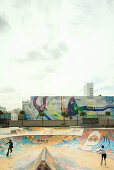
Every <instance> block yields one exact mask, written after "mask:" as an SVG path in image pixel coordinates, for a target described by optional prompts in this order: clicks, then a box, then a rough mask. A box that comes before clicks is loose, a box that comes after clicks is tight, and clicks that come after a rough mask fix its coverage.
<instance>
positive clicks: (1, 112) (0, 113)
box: [0, 110, 3, 118]
mask: <svg viewBox="0 0 114 170" xmlns="http://www.w3.org/2000/svg"><path fill="white" fill-rule="evenodd" d="M2 114H3V111H2V110H0V118H1V115H2Z"/></svg>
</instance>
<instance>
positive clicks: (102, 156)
mask: <svg viewBox="0 0 114 170" xmlns="http://www.w3.org/2000/svg"><path fill="white" fill-rule="evenodd" d="M99 151H101V166H102V164H103V158H104V161H105V166H106V156H107V155H106V151H105V149H104V145H102V148H101V149H100V150H99ZM99 151H98V152H99Z"/></svg>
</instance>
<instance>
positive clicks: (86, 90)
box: [84, 83, 93, 96]
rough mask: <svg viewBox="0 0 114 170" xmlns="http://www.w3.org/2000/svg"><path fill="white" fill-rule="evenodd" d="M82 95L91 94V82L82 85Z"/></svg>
mask: <svg viewBox="0 0 114 170" xmlns="http://www.w3.org/2000/svg"><path fill="white" fill-rule="evenodd" d="M84 96H93V83H87V84H85V85H84Z"/></svg>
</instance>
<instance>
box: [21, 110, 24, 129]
mask: <svg viewBox="0 0 114 170" xmlns="http://www.w3.org/2000/svg"><path fill="white" fill-rule="evenodd" d="M20 115H21V120H22V126H23V120H24V115H25V111H24V110H20Z"/></svg>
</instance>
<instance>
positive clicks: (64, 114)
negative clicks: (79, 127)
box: [61, 111, 68, 126]
mask: <svg viewBox="0 0 114 170" xmlns="http://www.w3.org/2000/svg"><path fill="white" fill-rule="evenodd" d="M61 115H62V116H63V118H64V123H63V125H64V126H66V124H65V117H67V116H68V114H67V112H65V111H62V112H61Z"/></svg>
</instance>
